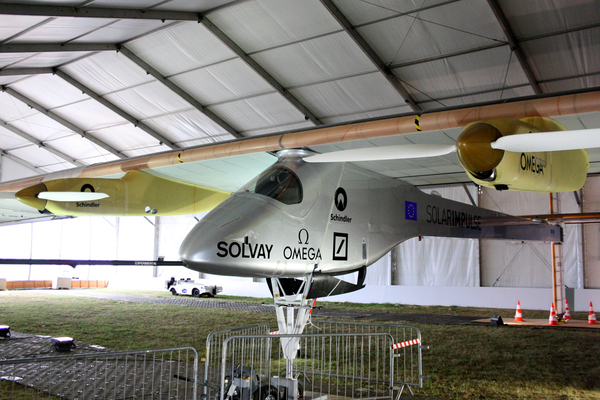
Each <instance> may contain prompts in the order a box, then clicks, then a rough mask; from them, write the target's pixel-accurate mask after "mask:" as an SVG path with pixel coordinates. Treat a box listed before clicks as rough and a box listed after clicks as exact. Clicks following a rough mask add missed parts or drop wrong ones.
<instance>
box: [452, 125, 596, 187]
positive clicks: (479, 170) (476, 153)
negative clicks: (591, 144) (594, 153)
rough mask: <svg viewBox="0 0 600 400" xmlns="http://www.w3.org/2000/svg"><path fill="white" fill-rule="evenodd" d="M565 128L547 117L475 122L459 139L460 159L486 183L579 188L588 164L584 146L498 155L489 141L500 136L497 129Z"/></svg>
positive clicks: (469, 172) (514, 131)
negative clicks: (565, 149)
mask: <svg viewBox="0 0 600 400" xmlns="http://www.w3.org/2000/svg"><path fill="white" fill-rule="evenodd" d="M564 130H566V128H565V127H564V126H562V125H561V124H560V123H558V122H556V121H554V120H552V119H550V118H544V117H529V118H524V119H522V120H517V119H512V118H502V119H494V120H489V121H483V122H477V123H472V124H469V125H467V126H466V127H465V129H464V130H463V133H461V135H460V136H459V138H458V139H457V151H458V156H459V161H460V162H461V164H462V165H463V167H464V168H465V171H466V172H467V175H468V176H469V178H470V179H471V180H472V181H474V182H475V183H477V184H478V185H481V186H485V187H490V188H495V189H498V190H516V191H524V192H543V193H555V192H570V191H575V190H579V189H581V188H582V187H583V185H584V184H585V180H586V177H587V170H588V168H589V157H588V154H587V152H586V151H585V150H567V151H552V152H533V153H517V152H511V151H502V155H501V156H498V155H499V153H495V152H493V149H492V148H491V146H490V145H489V143H491V142H492V141H494V140H496V139H497V138H498V137H497V135H496V134H495V132H498V133H500V134H501V136H507V135H514V134H526V133H531V132H552V131H564ZM463 134H464V135H463ZM473 137H474V138H477V139H473ZM477 141H479V142H477ZM484 142H485V143H484ZM461 146H462V147H463V148H466V149H467V151H465V150H464V149H463V150H462V153H461Z"/></svg>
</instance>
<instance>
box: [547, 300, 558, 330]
mask: <svg viewBox="0 0 600 400" xmlns="http://www.w3.org/2000/svg"><path fill="white" fill-rule="evenodd" d="M548 325H558V318H556V310H555V309H554V303H552V306H551V307H550V318H548Z"/></svg>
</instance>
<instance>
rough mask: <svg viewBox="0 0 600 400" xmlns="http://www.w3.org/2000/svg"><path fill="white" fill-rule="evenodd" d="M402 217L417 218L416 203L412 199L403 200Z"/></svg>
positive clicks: (414, 219)
mask: <svg viewBox="0 0 600 400" xmlns="http://www.w3.org/2000/svg"><path fill="white" fill-rule="evenodd" d="M404 219H410V220H413V221H416V220H417V203H413V202H412V201H405V202H404Z"/></svg>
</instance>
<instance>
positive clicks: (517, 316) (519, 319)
mask: <svg viewBox="0 0 600 400" xmlns="http://www.w3.org/2000/svg"><path fill="white" fill-rule="evenodd" d="M515 322H523V314H522V313H521V300H519V301H517V312H516V313H515Z"/></svg>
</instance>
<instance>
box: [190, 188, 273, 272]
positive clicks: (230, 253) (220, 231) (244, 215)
mask: <svg viewBox="0 0 600 400" xmlns="http://www.w3.org/2000/svg"><path fill="white" fill-rule="evenodd" d="M282 218H283V215H282V213H281V211H280V210H278V209H277V208H276V207H274V206H273V205H271V204H269V203H268V202H265V201H264V200H262V199H260V198H257V197H254V196H253V195H234V196H232V197H230V198H229V199H228V200H227V201H225V202H224V203H221V204H220V205H219V206H218V207H217V208H215V209H214V210H212V211H211V212H210V213H209V214H207V215H206V216H205V217H204V218H203V219H202V220H201V221H200V222H198V223H197V224H196V226H195V227H194V228H193V229H192V230H191V231H190V233H189V234H188V236H187V237H186V238H185V239H184V241H183V243H182V244H181V248H180V249H179V255H180V257H181V259H182V261H183V262H184V263H185V265H186V266H187V267H188V268H190V269H193V270H196V271H199V272H205V273H208V274H217V275H232V276H252V277H256V276H265V275H269V274H270V273H271V272H272V271H271V269H272V268H273V266H272V265H271V255H272V253H271V251H272V249H273V244H272V243H273V240H274V239H273V235H274V232H277V231H278V228H279V224H280V223H281V222H280V221H281V220H282Z"/></svg>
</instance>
